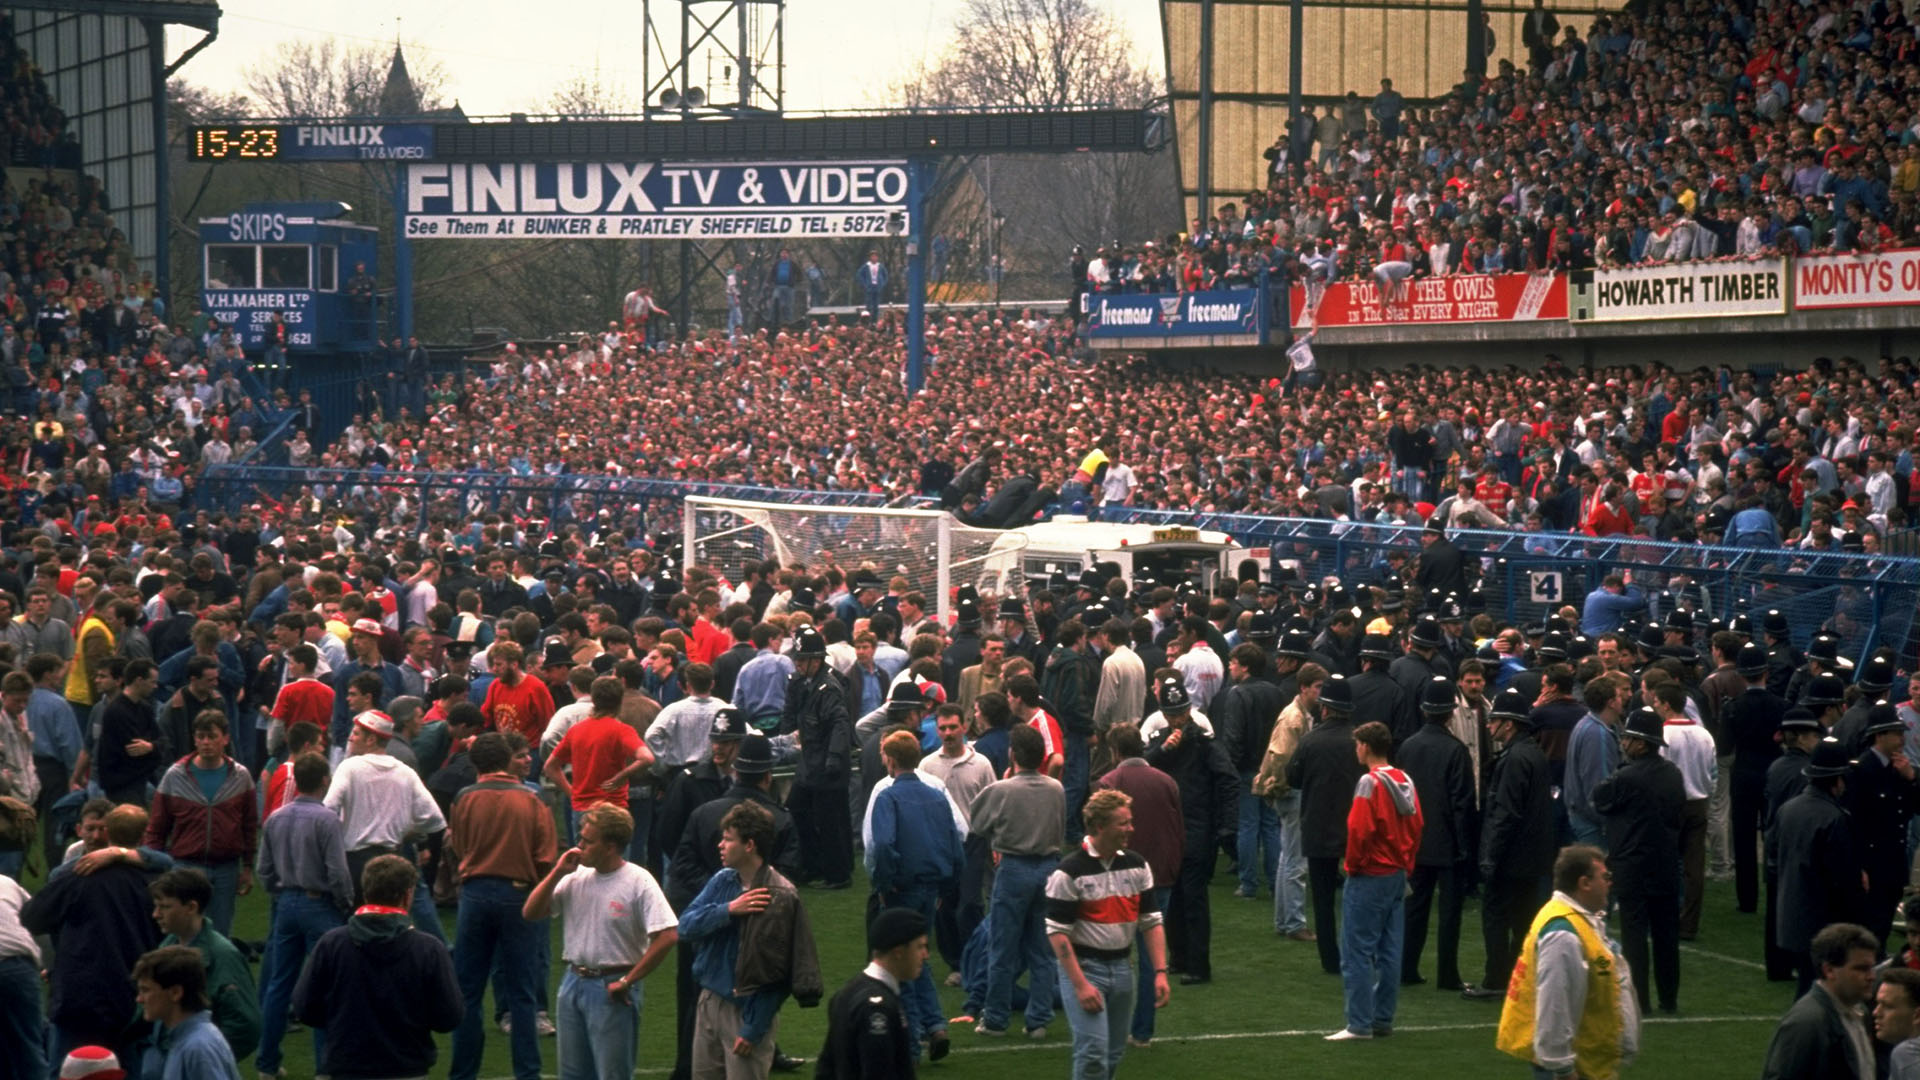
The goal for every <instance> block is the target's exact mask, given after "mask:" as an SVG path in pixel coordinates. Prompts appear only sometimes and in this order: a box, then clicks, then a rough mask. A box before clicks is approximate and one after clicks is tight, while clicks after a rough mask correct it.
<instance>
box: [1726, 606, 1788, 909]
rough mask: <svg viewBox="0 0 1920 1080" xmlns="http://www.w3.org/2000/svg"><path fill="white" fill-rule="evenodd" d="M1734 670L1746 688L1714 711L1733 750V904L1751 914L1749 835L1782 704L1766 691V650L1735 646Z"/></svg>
mask: <svg viewBox="0 0 1920 1080" xmlns="http://www.w3.org/2000/svg"><path fill="white" fill-rule="evenodd" d="M1734 667H1735V670H1737V671H1738V672H1739V673H1740V677H1741V678H1743V679H1745V680H1746V682H1747V687H1746V689H1745V690H1742V691H1741V692H1740V693H1739V694H1737V695H1735V696H1734V697H1733V698H1731V699H1730V700H1728V701H1727V702H1726V703H1725V704H1723V705H1722V706H1721V707H1720V737H1721V739H1722V740H1723V741H1724V744H1725V745H1727V746H1730V747H1732V749H1733V769H1732V776H1731V777H1730V778H1729V781H1728V798H1729V805H1730V806H1731V808H1732V819H1731V829H1732V841H1731V842H1732V844H1733V880H1734V887H1733V888H1734V897H1735V902H1736V903H1738V904H1739V907H1740V910H1741V911H1743V912H1747V913H1748V914H1751V913H1752V912H1753V909H1754V907H1755V906H1756V901H1757V900H1758V896H1757V894H1758V891H1759V890H1758V888H1757V886H1758V884H1759V882H1758V878H1757V877H1756V876H1755V874H1754V869H1755V868H1754V860H1755V856H1756V854H1757V851H1756V847H1755V844H1754V834H1755V832H1757V831H1758V830H1759V828H1760V821H1761V818H1762V817H1763V816H1764V815H1765V813H1766V786H1767V769H1768V767H1769V766H1771V765H1772V764H1773V762H1774V761H1775V759H1777V758H1778V757H1779V756H1780V743H1779V732H1780V718H1781V717H1783V716H1785V715H1786V714H1787V699H1786V698H1783V697H1781V696H1780V695H1778V694H1776V693H1774V692H1773V691H1771V690H1769V689H1767V685H1766V680H1767V650H1766V649H1765V648H1764V647H1763V646H1760V645H1757V644H1755V643H1753V642H1751V641H1749V642H1747V643H1746V644H1745V645H1742V646H1740V651H1739V652H1738V653H1736V654H1735V657H1734Z"/></svg>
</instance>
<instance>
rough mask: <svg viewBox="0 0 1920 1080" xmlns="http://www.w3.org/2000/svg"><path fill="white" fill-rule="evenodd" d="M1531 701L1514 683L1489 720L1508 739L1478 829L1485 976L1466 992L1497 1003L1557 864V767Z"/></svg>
mask: <svg viewBox="0 0 1920 1080" xmlns="http://www.w3.org/2000/svg"><path fill="white" fill-rule="evenodd" d="M1532 704H1533V703H1532V702H1531V701H1529V700H1527V696H1526V695H1525V694H1524V693H1522V692H1521V691H1519V690H1517V689H1515V688H1513V687H1511V686H1509V687H1507V688H1506V689H1505V690H1502V691H1500V694H1499V696H1498V697H1496V698H1494V701H1493V711H1492V712H1491V713H1490V714H1489V716H1488V726H1489V730H1490V731H1491V733H1492V735H1493V737H1494V738H1495V739H1497V740H1499V741H1500V742H1501V743H1503V744H1504V746H1503V748H1502V749H1501V751H1500V754H1499V756H1498V757H1496V758H1495V759H1494V762H1493V778H1492V779H1491V780H1489V781H1488V782H1487V789H1486V797H1485V800H1484V806H1485V811H1484V813H1483V815H1482V817H1483V820H1482V823H1481V827H1480V889H1481V900H1480V929H1481V936H1482V937H1483V938H1484V939H1485V942H1486V955H1487V969H1486V978H1485V979H1484V980H1483V981H1482V982H1481V983H1480V984H1479V985H1477V986H1473V985H1470V986H1468V987H1467V988H1466V989H1464V990H1462V991H1461V992H1460V993H1461V996H1463V997H1466V998H1468V999H1469V1000H1478V1001H1496V1000H1499V999H1500V998H1503V997H1505V996H1506V994H1507V978H1508V976H1509V975H1511V974H1512V972H1513V962H1514V959H1515V957H1517V956H1518V955H1519V954H1520V952H1521V950H1522V949H1523V948H1526V949H1531V948H1532V942H1531V940H1530V937H1529V935H1528V934H1527V927H1528V920H1529V919H1530V916H1529V914H1528V913H1529V912H1532V911H1536V910H1538V909H1539V906H1540V892H1541V882H1542V881H1543V880H1544V879H1545V877H1546V875H1547V873H1548V872H1549V871H1550V870H1551V869H1552V868H1553V851H1554V842H1553V829H1552V828H1551V827H1550V824H1549V823H1551V822H1552V820H1553V773H1552V772H1551V770H1550V767H1549V766H1548V764H1547V755H1546V752H1545V751H1544V750H1541V749H1540V744H1539V743H1538V742H1535V741H1534V737H1533V722H1532V721H1531V720H1530V719H1529V716H1530V715H1531V712H1532V709H1531V706H1532Z"/></svg>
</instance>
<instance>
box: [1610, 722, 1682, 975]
mask: <svg viewBox="0 0 1920 1080" xmlns="http://www.w3.org/2000/svg"><path fill="white" fill-rule="evenodd" d="M1664 728H1665V724H1664V722H1663V721H1662V720H1661V719H1660V715H1659V714H1658V713H1656V712H1654V711H1653V710H1652V709H1635V710H1634V711H1633V712H1632V713H1630V714H1628V716H1627V722H1626V727H1625V729H1624V730H1622V731H1621V732H1620V752H1621V753H1622V754H1623V755H1625V757H1626V760H1625V761H1624V762H1622V763H1621V765H1620V767H1619V768H1618V769H1615V770H1614V771H1613V773H1612V775H1610V776H1608V777H1607V778H1606V779H1605V780H1602V781H1601V782H1600V784H1599V786H1597V787H1595V788H1594V789H1593V806H1594V809H1596V810H1598V811H1600V814H1601V816H1602V817H1603V818H1605V819H1606V825H1607V866H1608V868H1609V869H1611V870H1612V871H1613V888H1614V898H1615V899H1616V900H1618V901H1619V904H1620V923H1621V925H1620V938H1621V945H1622V946H1623V947H1624V949H1625V951H1626V954H1627V966H1628V968H1629V969H1631V970H1632V972H1633V986H1634V990H1635V991H1636V992H1637V993H1638V994H1639V999H1640V1000H1639V1004H1640V1011H1641V1012H1643V1013H1644V1012H1646V1011H1647V1007H1648V1004H1647V985H1648V983H1647V938H1648V936H1649V935H1651V937H1652V938H1653V970H1654V978H1655V981H1656V982H1657V984H1658V988H1659V1001H1660V1011H1661V1012H1667V1013H1670V1012H1673V1011H1674V1009H1675V1008H1676V1007H1677V1000H1676V999H1677V998H1678V996H1679V993H1680V873H1679V870H1680V863H1679V861H1678V859H1677V856H1678V854H1679V852H1680V814H1681V810H1682V809H1683V807H1684V806H1685V804H1686V801H1687V790H1686V782H1685V781H1684V780H1682V779H1681V777H1680V769H1679V767H1678V766H1676V765H1675V764H1674V763H1673V762H1671V761H1668V760H1667V759H1666V758H1664V757H1661V756H1660V748H1661V747H1663V746H1665V745H1666V744H1667V740H1666V735H1665V732H1664Z"/></svg>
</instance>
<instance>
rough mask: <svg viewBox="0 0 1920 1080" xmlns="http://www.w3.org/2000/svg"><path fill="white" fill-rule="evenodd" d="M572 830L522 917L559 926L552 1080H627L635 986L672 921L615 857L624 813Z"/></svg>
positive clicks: (603, 809) (642, 873)
mask: <svg viewBox="0 0 1920 1080" xmlns="http://www.w3.org/2000/svg"><path fill="white" fill-rule="evenodd" d="M615 681H616V682H617V680H615ZM579 830H580V846H578V847H576V848H572V849H570V850H568V851H567V852H565V853H564V854H562V855H561V856H560V860H559V861H558V862H556V863H555V864H554V866H553V869H552V870H550V871H548V872H547V876H546V877H545V878H543V879H542V880H541V882H540V884H539V885H538V886H536V887H535V888H534V890H533V892H532V893H530V894H529V895H528V896H527V901H526V905H525V907H524V909H523V914H524V915H525V916H526V918H527V919H528V920H531V921H535V922H537V921H539V920H542V919H545V918H547V917H548V915H549V913H551V912H558V913H559V915H560V919H561V926H562V941H563V947H562V948H563V952H562V956H563V957H564V958H565V961H566V965H567V970H566V974H565V975H563V976H561V979H560V993H559V1013H560V1015H559V1018H558V1023H557V1025H556V1026H557V1027H558V1029H559V1036H560V1040H559V1042H560V1045H559V1061H558V1066H559V1071H560V1078H561V1080H627V1078H630V1077H632V1076H633V1069H634V1063H635V1060H636V1058H637V1057H638V1055H639V1052H640V1005H641V992H642V990H643V988H644V987H643V985H642V983H641V980H643V979H645V978H646V977H647V975H648V973H650V972H651V971H653V969H654V968H656V967H659V966H660V963H661V962H662V961H663V960H665V959H666V956H667V950H669V949H671V948H673V946H674V944H675V942H677V941H678V940H679V936H680V932H679V929H678V922H679V920H677V919H676V918H675V917H674V914H673V908H671V907H669V906H668V905H667V898H666V896H665V894H663V893H662V892H661V891H660V885H659V883H658V882H656V881H654V879H653V875H652V874H649V873H647V871H646V870H645V869H643V868H641V867H640V866H637V865H635V864H634V863H630V862H628V861H627V860H626V859H625V858H623V857H622V856H623V855H624V853H625V852H626V850H627V845H628V844H629V843H631V842H632V840H633V816H632V815H631V814H628V813H627V812H626V811H625V810H623V809H621V808H620V807H618V806H615V805H611V804H601V805H599V806H596V807H593V808H591V809H589V810H588V811H587V812H586V813H584V814H582V815H581V817H580V822H579Z"/></svg>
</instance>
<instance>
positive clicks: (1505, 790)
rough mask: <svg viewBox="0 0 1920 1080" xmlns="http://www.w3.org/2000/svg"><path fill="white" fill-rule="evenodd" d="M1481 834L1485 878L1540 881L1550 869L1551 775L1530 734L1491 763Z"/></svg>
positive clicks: (1554, 845)
mask: <svg viewBox="0 0 1920 1080" xmlns="http://www.w3.org/2000/svg"><path fill="white" fill-rule="evenodd" d="M1483 805H1484V808H1485V809H1484V813H1485V817H1486V821H1485V824H1484V825H1483V826H1482V827H1481V830H1480V872H1481V876H1483V877H1487V878H1493V877H1503V878H1541V877H1545V876H1546V875H1547V874H1549V873H1551V872H1552V870H1553V859H1554V856H1555V855H1557V854H1558V853H1559V850H1560V848H1559V844H1558V842H1557V838H1556V837H1555V835H1554V830H1553V771H1552V769H1551V767H1550V766H1549V765H1548V764H1547V754H1546V751H1544V750H1542V749H1540V744H1539V743H1537V742H1535V741H1534V739H1533V735H1532V734H1531V733H1524V734H1521V735H1519V736H1518V737H1516V738H1515V739H1514V740H1513V741H1512V742H1510V743H1508V744H1507V747H1506V749H1505V750H1502V751H1501V752H1500V754H1499V756H1498V757H1496V758H1494V761H1493V778H1492V779H1491V780H1490V781H1488V784H1487V794H1486V799H1485V800H1484V803H1483Z"/></svg>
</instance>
